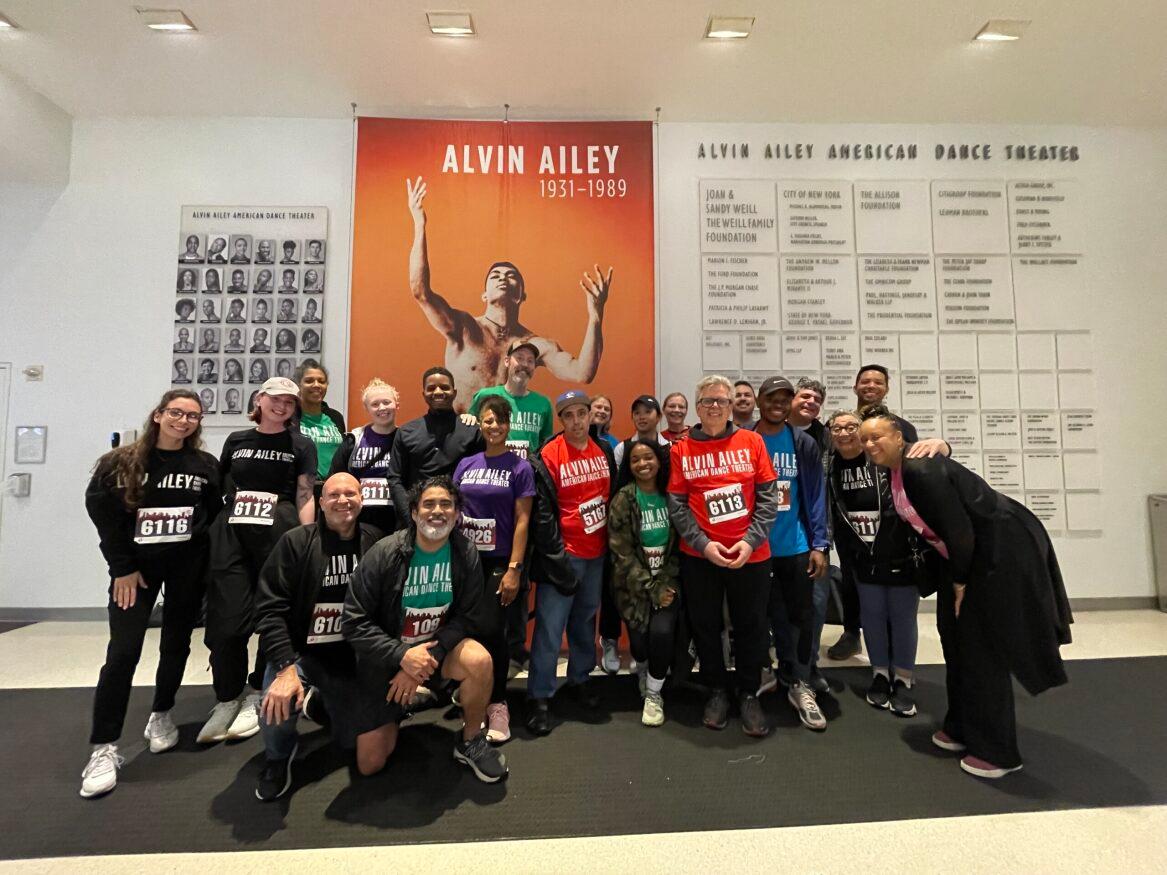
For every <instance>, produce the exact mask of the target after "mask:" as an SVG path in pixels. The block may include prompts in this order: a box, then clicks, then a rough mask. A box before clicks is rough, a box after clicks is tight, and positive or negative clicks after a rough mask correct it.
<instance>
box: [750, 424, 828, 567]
mask: <svg viewBox="0 0 1167 875" xmlns="http://www.w3.org/2000/svg"><path fill="white" fill-rule="evenodd" d="M760 424H761V423H760V422H756V423H754V424H753V426H751V428H752V429H753V430H754V431H758V426H759V425H760ZM786 427H787V428H788V429H790V434H791V437H793V438H794V456H795V458H797V459H798V494H799V498H800V501H799V507H798V510H799V515H800V516H801V517H802V527H803V528H804V529H805V530H806V539H807V540H808V541H809V542H810V549H812V550H822V551H823V552H824V553H826V552H828V551H829V550H830V549H831V532H830V529H829V528H827V481H826V475H825V474H824V472H823V452H822V450H820V449H819V445H818V443H817V442H816V441H815V439H814V438H813V437H811V436H810V434H808V433H807V432H805V431H803V430H802V429H801V428H794V427H793V426H792V425H790V424H789V423H787V424H786ZM762 436H763V435H762V434H761V432H758V437H762Z"/></svg>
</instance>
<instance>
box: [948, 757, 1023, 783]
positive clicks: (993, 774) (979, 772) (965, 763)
mask: <svg viewBox="0 0 1167 875" xmlns="http://www.w3.org/2000/svg"><path fill="white" fill-rule="evenodd" d="M960 767H961V768H962V769H964V770H965V771H966V772H968V773H969V774H970V775H976V776H977V777H978V778H1004V777H1005V776H1006V775H1009V774H1012V773H1013V772H1019V771H1021V763H1018V764H1017V765H1015V766H1011V767H1009V766H995V765H993V764H992V763H990V762H988V761H986V760H982V759H981V758H980V757H974V756H971V755H967V756H965V757H963V758H962V759H961V761H960Z"/></svg>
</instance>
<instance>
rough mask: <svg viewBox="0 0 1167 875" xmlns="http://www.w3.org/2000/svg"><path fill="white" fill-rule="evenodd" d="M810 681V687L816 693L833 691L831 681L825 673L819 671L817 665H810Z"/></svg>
mask: <svg viewBox="0 0 1167 875" xmlns="http://www.w3.org/2000/svg"><path fill="white" fill-rule="evenodd" d="M808 683H809V684H810V688H811V689H812V690H814V691H815V692H816V693H829V692H830V691H831V682H830V681H828V680H827V679H826V677H824V676H823V673H822V672H820V671H819V667H818V666H817V665H812V666H811V667H810V680H809V681H808Z"/></svg>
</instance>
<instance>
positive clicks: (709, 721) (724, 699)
mask: <svg viewBox="0 0 1167 875" xmlns="http://www.w3.org/2000/svg"><path fill="white" fill-rule="evenodd" d="M702 722H703V723H704V724H705V725H706V726H708V727H709V728H710V729H725V724H726V723H728V722H729V695H728V694H727V693H726V692H725V690H714V691H713V694H712V695H711V696H710V697H709V698H708V699H706V700H705V715H704V717H703V718H702Z"/></svg>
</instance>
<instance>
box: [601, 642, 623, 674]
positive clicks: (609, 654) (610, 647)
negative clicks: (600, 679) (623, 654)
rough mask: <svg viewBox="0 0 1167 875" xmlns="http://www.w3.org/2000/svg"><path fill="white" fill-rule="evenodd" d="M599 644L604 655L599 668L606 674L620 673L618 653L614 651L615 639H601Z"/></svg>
mask: <svg viewBox="0 0 1167 875" xmlns="http://www.w3.org/2000/svg"><path fill="white" fill-rule="evenodd" d="M600 644H601V645H602V646H603V650H604V655H603V657H602V658H601V659H600V667H601V668H602V669H603V670H604V671H605V672H606V673H608V674H616V672H618V671H620V651H619V650H617V649H616V639H614V638H601V639H600Z"/></svg>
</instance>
